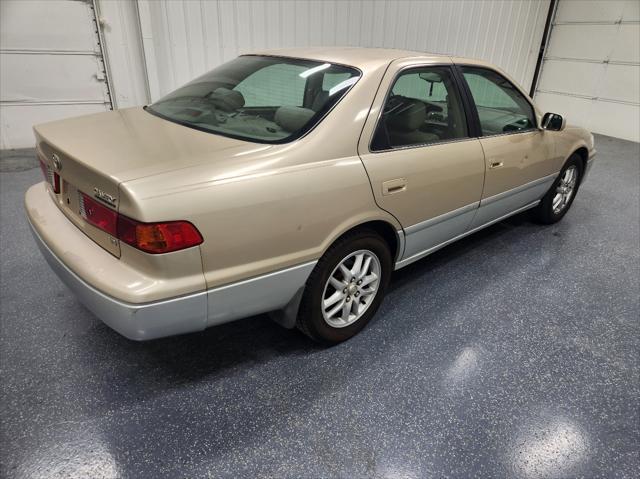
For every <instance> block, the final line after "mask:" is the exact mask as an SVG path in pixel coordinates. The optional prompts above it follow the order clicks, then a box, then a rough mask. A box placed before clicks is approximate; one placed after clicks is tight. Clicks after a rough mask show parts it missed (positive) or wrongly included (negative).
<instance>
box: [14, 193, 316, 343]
mask: <svg viewBox="0 0 640 479" xmlns="http://www.w3.org/2000/svg"><path fill="white" fill-rule="evenodd" d="M25 207H26V210H27V218H28V220H29V225H30V226H31V230H32V232H33V237H34V238H35V241H36V243H37V245H38V248H39V249H40V251H42V254H43V256H44V257H45V259H46V260H47V262H48V263H49V265H50V266H51V268H52V269H53V271H54V272H55V273H56V274H57V275H58V277H59V278H60V279H61V280H62V282H63V283H65V284H66V285H67V287H68V288H69V289H71V291H73V293H75V295H76V296H77V297H78V299H80V301H81V302H82V303H83V304H84V305H85V306H86V307H87V308H88V309H89V310H91V312H93V313H94V314H95V315H96V316H97V317H98V318H100V319H101V320H102V321H103V322H104V323H105V324H107V325H108V326H109V327H111V328H112V329H114V330H116V331H117V332H119V333H120V334H122V335H123V336H125V337H127V338H129V339H133V340H138V341H142V340H147V339H155V338H161V337H165V336H173V335H177V334H184V333H190V332H194V331H202V330H203V329H205V328H207V327H209V326H214V325H216V324H222V323H226V322H229V321H233V320H235V319H239V318H243V317H247V316H252V315H255V314H259V313H266V312H271V311H277V310H283V311H284V312H285V314H286V315H287V316H290V317H293V318H294V317H295V314H296V312H297V302H296V298H299V296H300V292H301V290H302V288H303V287H304V285H305V282H306V281H307V278H308V276H309V274H310V273H311V270H312V269H313V267H314V266H315V264H316V261H311V262H308V263H303V264H298V265H295V266H291V267H288V268H285V269H281V270H278V271H274V272H271V273H268V274H263V275H261V276H256V277H252V278H248V279H245V280H242V281H238V282H236V283H230V284H227V285H224V286H220V287H217V288H213V289H206V288H205V287H204V284H205V283H204V278H203V279H202V287H201V289H199V290H197V291H194V292H193V293H191V292H187V293H184V294H180V293H175V294H173V295H171V296H167V295H166V292H167V291H169V292H170V291H176V290H177V288H176V287H173V286H174V283H169V282H168V281H167V280H166V279H163V278H153V277H149V276H148V275H146V274H145V273H144V272H141V271H138V270H136V269H134V268H133V267H131V266H129V265H127V264H126V262H125V261H122V260H121V259H118V258H115V257H114V256H112V255H111V254H109V253H108V252H106V251H105V250H104V249H102V248H101V247H100V246H98V245H97V244H96V243H94V242H93V241H92V240H91V239H89V238H88V237H87V236H86V235H85V234H84V233H83V232H82V231H80V230H79V229H78V228H77V227H76V226H75V225H74V224H73V223H72V222H71V221H70V220H69V219H67V217H66V216H65V215H64V214H63V213H62V212H61V211H60V210H59V209H58V207H57V206H56V205H55V204H54V202H53V200H52V198H51V197H50V196H49V193H48V191H47V189H46V187H45V184H44V183H40V184H37V185H34V186H32V187H31V188H29V190H28V191H27V193H26V195H25ZM185 251H187V250H185ZM171 254H173V253H171ZM197 254H198V255H199V252H198V253H197ZM105 278H108V279H109V280H108V281H105ZM177 280H178V282H179V280H180V278H177ZM95 285H98V286H100V285H106V287H109V288H111V290H108V289H107V290H105V289H103V288H102V287H96V286H95ZM157 285H160V286H162V287H163V289H162V291H163V292H164V293H165V296H159V295H156V297H155V298H153V299H151V300H148V301H144V300H142V301H139V302H132V301H128V300H127V296H126V295H127V294H129V295H130V296H135V295H133V294H132V293H133V292H136V291H138V290H140V291H144V292H147V293H148V292H149V291H151V290H153V288H154V287H155V286H157ZM111 291H113V292H114V293H113V294H110V293H111ZM116 295H118V296H120V297H116ZM139 296H140V295H137V296H136V297H139ZM165 298H166V299H165ZM290 319H291V318H289V321H287V322H288V323H291V321H290Z"/></svg>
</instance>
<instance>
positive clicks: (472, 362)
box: [0, 136, 640, 478]
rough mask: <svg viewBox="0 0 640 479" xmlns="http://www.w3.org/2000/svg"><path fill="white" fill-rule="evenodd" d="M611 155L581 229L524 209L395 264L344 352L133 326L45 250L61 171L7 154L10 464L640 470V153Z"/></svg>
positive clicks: (610, 147) (51, 469) (273, 332)
mask: <svg viewBox="0 0 640 479" xmlns="http://www.w3.org/2000/svg"><path fill="white" fill-rule="evenodd" d="M597 148H598V152H599V161H598V163H597V164H596V166H595V167H594V169H593V171H592V172H591V177H590V178H589V180H588V182H587V183H586V184H585V185H584V186H583V188H582V189H581V191H580V193H579V196H578V198H577V200H576V202H575V203H574V206H573V208H572V210H571V211H570V212H569V214H568V215H567V216H566V217H565V219H564V220H563V221H562V222H561V223H559V224H557V225H555V226H550V227H540V226H537V225H534V224H532V223H529V222H528V221H527V220H526V218H525V217H522V216H520V217H516V218H513V219H511V220H509V221H507V222H505V223H502V224H499V225H497V226H494V227H492V228H490V229H489V230H485V231H484V232H481V233H479V234H476V235H474V236H472V237H470V238H467V239H465V240H463V241H462V242H460V243H458V244H456V245H453V246H451V247H448V248H446V249H444V250H442V251H440V252H439V253H437V254H436V255H434V256H432V257H430V258H427V259H426V260H423V261H421V262H419V263H417V264H414V265H412V266H410V267H408V268H407V269H405V270H402V271H400V272H398V273H396V274H395V277H394V280H393V284H392V291H391V292H390V294H389V296H388V298H387V300H386V301H385V303H384V305H383V307H382V309H381V311H380V312H379V314H378V316H377V317H376V319H375V320H374V321H373V322H372V324H371V325H370V326H369V327H368V328H367V329H366V330H365V331H363V332H362V333H361V334H360V335H359V336H357V337H355V338H354V339H352V340H351V341H348V342H347V343H344V344H342V345H339V346H337V347H334V348H331V349H322V348H319V347H317V346H315V345H313V344H312V343H311V342H309V341H308V340H307V339H306V338H305V337H303V336H302V335H300V334H298V333H297V332H296V331H288V330H284V329H281V328H280V327H279V326H277V325H276V324H274V323H272V322H271V321H269V320H268V319H267V318H266V317H256V318H250V319H246V320H243V321H239V322H236V323H232V324H229V325H225V326H221V327H218V328H214V329H210V330H208V331H206V332H204V333H201V334H193V335H189V336H183V337H176V338H170V339H166V340H159V341H154V342H149V343H134V342H130V341H128V340H126V339H124V338H122V337H120V336H118V334H116V333H114V332H112V331H111V330H109V329H108V328H107V327H106V326H104V325H103V324H102V323H101V322H100V321H98V320H97V319H96V318H95V317H93V316H92V315H91V314H90V313H89V312H88V311H87V310H85V309H84V308H83V307H82V306H81V305H80V304H79V303H78V302H77V301H76V300H75V299H74V297H73V296H72V295H71V294H70V293H69V292H68V291H67V290H66V289H65V287H64V286H63V285H62V284H61V283H60V282H59V281H58V280H57V278H56V277H55V276H54V274H53V273H52V272H51V271H50V270H49V268H48V267H47V265H46V263H45V262H44V260H43V259H42V257H41V256H40V254H39V252H38V251H37V250H36V247H35V244H34V243H33V241H32V239H31V237H30V234H29V231H28V226H27V223H26V220H25V219H24V217H23V214H22V195H23V193H24V191H25V189H26V188H27V186H28V185H30V184H32V183H35V182H36V181H39V180H40V171H39V170H38V169H30V170H27V171H16V170H19V169H21V168H20V165H21V164H22V163H20V162H13V163H11V164H9V163H5V165H8V166H6V168H4V169H5V171H6V170H10V172H4V173H1V174H0V181H1V183H0V187H1V196H0V200H1V214H2V217H1V223H0V224H1V236H2V241H1V247H0V256H1V265H2V277H1V286H2V291H1V311H2V319H1V340H0V341H1V342H0V346H1V350H0V358H1V364H0V366H1V374H2V378H1V379H2V386H1V392H0V414H1V420H2V431H1V432H2V436H1V444H0V455H1V463H2V464H1V469H0V476H2V477H25V478H26V477H29V478H32V477H43V478H49V477H82V478H84V477H90V478H97V477H132V478H138V477H153V478H160V477H208V476H210V477H292V478H298V477H309V478H320V477H344V478H353V477H379V478H387V477H388V478H422V477H463V478H467V477H521V478H538V477H540V478H542V477H558V478H560V477H562V478H566V477H607V478H613V477H637V473H638V470H639V468H640V457H639V449H640V413H639V407H640V385H639V380H640V379H639V375H638V374H639V373H638V371H639V366H640V358H639V350H640V324H639V311H640V306H639V291H640V271H639V269H640V259H639V258H640V253H639V248H640V234H639V215H640V212H639V210H640V198H639V189H640V187H639V182H640V172H639V163H640V161H639V157H640V145H638V144H634V143H630V142H624V141H621V140H614V139H611V138H607V137H601V136H600V137H597ZM16 165H17V166H16ZM30 165H31V166H33V164H32V163H31V164H30Z"/></svg>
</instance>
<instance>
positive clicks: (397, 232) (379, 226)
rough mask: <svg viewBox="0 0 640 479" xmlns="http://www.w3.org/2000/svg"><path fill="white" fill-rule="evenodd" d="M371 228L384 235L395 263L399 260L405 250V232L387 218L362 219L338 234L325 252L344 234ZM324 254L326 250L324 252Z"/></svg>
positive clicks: (381, 235)
mask: <svg viewBox="0 0 640 479" xmlns="http://www.w3.org/2000/svg"><path fill="white" fill-rule="evenodd" d="M363 229H370V230H373V231H374V232H376V233H377V234H379V235H380V237H382V239H383V240H384V241H385V243H387V245H388V246H389V251H390V252H391V257H392V258H393V261H394V263H395V262H396V261H398V259H399V258H400V256H401V255H402V252H403V251H404V233H403V231H402V228H401V227H396V225H394V224H393V223H392V222H391V221H388V220H386V219H380V218H377V219H368V220H366V221H361V222H359V223H357V224H354V225H351V226H349V227H348V228H346V229H344V230H343V231H342V232H341V233H340V234H338V235H336V236H335V237H334V238H333V239H332V240H331V241H330V242H329V243H328V245H327V247H326V248H325V250H324V251H325V252H326V251H327V250H328V249H329V248H330V247H331V245H333V244H334V243H335V242H336V241H338V240H339V239H340V238H343V237H344V236H346V235H348V234H351V233H353V232H354V231H358V230H363ZM323 254H324V252H323Z"/></svg>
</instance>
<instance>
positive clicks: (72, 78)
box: [0, 0, 111, 148]
mask: <svg viewBox="0 0 640 479" xmlns="http://www.w3.org/2000/svg"><path fill="white" fill-rule="evenodd" d="M110 106H111V104H110V98H109V92H108V89H107V86H106V76H105V72H104V65H103V63H102V56H101V51H100V44H99V41H98V35H97V33H96V23H95V21H94V11H93V5H92V3H91V2H80V1H70V0H30V1H23V0H0V130H2V134H1V137H0V141H1V143H0V148H21V147H28V146H33V143H34V138H33V133H32V125H34V124H37V123H42V122H45V121H51V120H56V119H60V118H65V117H69V116H75V115H81V114H83V113H92V112H95V111H105V110H107V109H109V108H110Z"/></svg>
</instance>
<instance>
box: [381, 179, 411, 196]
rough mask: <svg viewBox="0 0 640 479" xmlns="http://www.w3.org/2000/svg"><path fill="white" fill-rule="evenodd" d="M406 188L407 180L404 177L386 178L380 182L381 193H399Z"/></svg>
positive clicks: (385, 194)
mask: <svg viewBox="0 0 640 479" xmlns="http://www.w3.org/2000/svg"><path fill="white" fill-rule="evenodd" d="M406 189H407V180H406V179H405V178H396V179H395V180H387V181H383V182H382V195H383V196H387V195H393V194H394V193H401V192H403V191H405V190H406Z"/></svg>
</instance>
